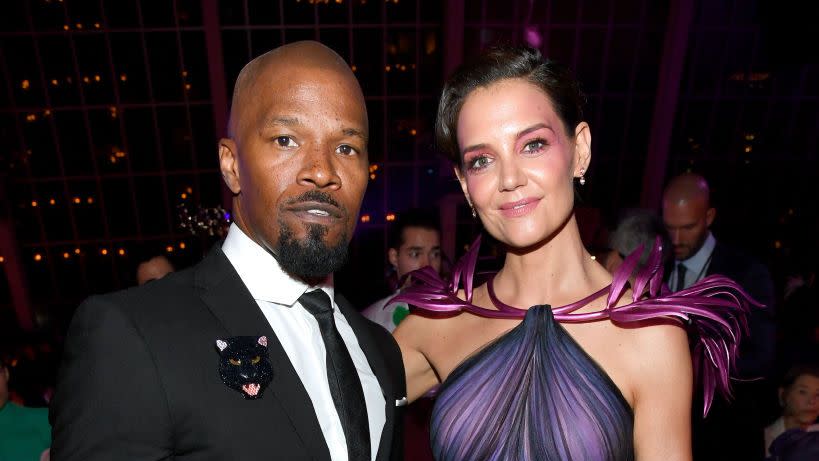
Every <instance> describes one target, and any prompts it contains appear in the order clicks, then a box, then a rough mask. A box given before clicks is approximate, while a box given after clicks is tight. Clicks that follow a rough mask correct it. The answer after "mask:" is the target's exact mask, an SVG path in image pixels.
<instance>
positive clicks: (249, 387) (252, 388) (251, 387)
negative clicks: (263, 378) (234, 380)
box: [242, 383, 262, 397]
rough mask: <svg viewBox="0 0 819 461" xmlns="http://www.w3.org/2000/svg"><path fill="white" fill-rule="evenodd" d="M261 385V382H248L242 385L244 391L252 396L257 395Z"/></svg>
mask: <svg viewBox="0 0 819 461" xmlns="http://www.w3.org/2000/svg"><path fill="white" fill-rule="evenodd" d="M261 387H262V386H261V385H260V384H259V383H248V384H245V385H243V386H242V391H243V392H244V393H245V394H247V395H249V396H251V397H256V395H257V394H258V393H259V389H261Z"/></svg>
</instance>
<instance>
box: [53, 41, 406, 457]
mask: <svg viewBox="0 0 819 461" xmlns="http://www.w3.org/2000/svg"><path fill="white" fill-rule="evenodd" d="M228 135H229V138H226V139H222V140H220V142H219V161H220V167H221V171H222V176H223V178H224V180H225V183H226V184H227V186H228V187H229V188H230V190H231V191H232V192H233V195H234V199H233V217H234V224H233V225H231V228H230V230H229V232H228V235H227V236H226V238H225V241H224V243H223V244H222V245H221V247H219V246H218V245H217V246H216V247H215V248H214V249H213V250H212V251H211V252H210V254H209V255H208V256H207V257H206V258H205V259H204V260H203V261H202V262H201V263H199V264H197V265H196V266H194V267H193V268H191V269H188V270H184V271H179V272H175V273H173V274H170V275H168V276H166V277H164V278H162V279H160V280H157V281H154V282H152V283H148V284H146V285H144V286H142V287H139V288H137V289H132V290H128V291H125V292H120V293H114V294H110V295H105V296H99V297H92V298H90V299H89V300H87V301H86V302H85V303H84V304H83V305H82V306H81V307H80V308H79V310H78V311H77V313H76V314H75V318H74V320H73V322H72V326H71V328H70V331H69V333H68V337H67V341H66V346H65V349H66V351H65V357H64V362H63V365H62V368H61V371H60V375H59V379H58V387H57V394H56V396H55V401H54V405H53V409H52V414H51V417H52V420H53V424H54V444H53V448H52V456H53V458H54V459H55V460H56V461H60V460H75V459H76V460H111V459H127V460H159V459H177V460H205V459H207V460H255V459H267V460H308V459H310V460H328V461H329V460H333V461H337V460H348V459H349V460H350V461H361V460H387V459H390V458H392V459H399V458H400V453H401V447H400V443H398V442H400V438H396V437H395V433H396V432H398V430H399V429H400V428H399V427H398V426H400V421H401V418H400V413H398V412H397V411H396V406H399V405H401V404H403V402H405V401H406V399H405V398H404V397H405V395H406V391H405V383H404V371H403V367H402V364H401V356H400V351H399V349H398V346H397V345H396V343H395V342H394V341H393V339H392V338H391V337H390V335H389V334H388V333H387V332H385V331H384V330H383V329H382V328H381V327H379V326H378V325H376V324H374V323H371V322H369V321H368V320H366V319H364V318H363V317H361V316H360V315H359V314H358V313H357V312H356V311H355V309H353V308H352V307H351V306H350V305H349V304H348V303H347V302H346V301H345V300H344V299H343V298H341V297H340V296H338V295H336V294H335V292H334V290H333V278H332V273H333V272H334V271H335V270H336V269H338V268H339V267H340V266H341V265H342V264H343V262H344V260H345V257H346V252H347V245H348V243H349V240H350V238H351V236H352V234H353V230H354V228H355V223H356V220H357V214H358V211H359V207H360V205H361V200H362V198H363V194H364V190H365V188H366V184H367V178H368V171H367V168H368V161H367V137H368V129H367V113H366V108H365V104H364V97H363V94H362V92H361V89H360V87H359V85H358V82H357V81H356V79H355V77H354V76H353V74H352V71H351V70H350V68H349V67H348V66H347V65H346V64H345V63H344V61H343V60H342V59H341V58H340V57H339V56H338V55H337V54H335V53H334V52H333V51H331V50H330V49H328V48H326V47H324V46H323V45H320V44H318V43H316V42H297V43H292V44H289V45H286V46H283V47H280V48H277V49H275V50H273V51H271V52H268V53H266V54H264V55H262V56H260V57H258V58H256V59H254V60H253V61H251V62H250V63H249V64H248V65H247V66H246V67H245V68H244V69H243V70H242V72H241V73H240V75H239V77H238V78H237V81H236V86H235V89H234V95H233V104H232V109H231V115H230V122H229V127H228Z"/></svg>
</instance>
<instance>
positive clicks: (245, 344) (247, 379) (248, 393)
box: [216, 336, 273, 400]
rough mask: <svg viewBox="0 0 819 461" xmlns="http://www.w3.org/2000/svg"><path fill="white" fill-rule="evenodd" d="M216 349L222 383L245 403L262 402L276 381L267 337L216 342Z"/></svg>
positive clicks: (243, 337) (233, 338)
mask: <svg viewBox="0 0 819 461" xmlns="http://www.w3.org/2000/svg"><path fill="white" fill-rule="evenodd" d="M216 349H218V351H219V377H221V378H222V382H223V383H225V385H226V386H227V387H229V388H231V389H234V390H236V391H238V392H240V393H241V394H242V396H243V397H244V398H245V399H248V400H253V399H258V398H260V397H261V396H262V392H264V390H265V388H266V387H267V385H268V384H270V380H271V379H273V368H272V367H271V366H270V361H269V360H268V358H267V336H234V337H232V338H224V339H217V340H216Z"/></svg>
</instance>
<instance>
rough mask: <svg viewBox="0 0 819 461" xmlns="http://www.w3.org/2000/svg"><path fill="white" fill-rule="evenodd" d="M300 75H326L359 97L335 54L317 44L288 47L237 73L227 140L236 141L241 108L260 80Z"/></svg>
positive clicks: (352, 79) (354, 82) (348, 71)
mask: <svg viewBox="0 0 819 461" xmlns="http://www.w3.org/2000/svg"><path fill="white" fill-rule="evenodd" d="M293 71H295V72H293ZM299 71H301V72H305V71H309V72H314V71H325V72H328V73H333V74H336V75H335V77H336V78H339V79H341V80H342V81H346V82H347V83H348V84H349V85H351V86H352V87H354V88H355V89H357V92H358V93H361V88H360V87H359V85H358V80H357V79H356V78H355V75H354V74H353V72H352V70H351V69H350V67H349V66H348V65H347V63H346V62H344V59H342V57H341V56H339V55H338V53H336V52H335V51H333V50H331V49H330V48H328V47H326V46H324V45H322V44H321V43H319V42H314V41H309V40H308V41H301V42H294V43H288V44H287V45H282V46H280V47H278V48H274V49H272V50H270V51H268V52H267V53H265V54H263V55H261V56H257V57H256V58H255V59H253V60H252V61H250V62H249V63H247V65H245V67H244V68H242V71H241V72H239V76H238V77H236V84H235V85H234V87H233V99H232V100H231V106H230V107H231V109H230V120H229V121H228V136H229V137H231V138H233V137H235V134H236V131H237V130H238V127H239V124H240V122H241V119H242V116H243V108H244V106H245V104H246V103H247V100H248V98H249V97H250V98H252V97H253V94H254V93H255V91H254V88H255V87H256V85H257V84H259V83H260V80H269V79H278V78H293V77H295V76H298V75H299V74H300V72H299ZM285 74H286V75H285ZM301 75H305V74H303V73H301ZM262 83H263V82H262ZM362 100H363V95H362Z"/></svg>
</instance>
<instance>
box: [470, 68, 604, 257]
mask: <svg viewBox="0 0 819 461" xmlns="http://www.w3.org/2000/svg"><path fill="white" fill-rule="evenodd" d="M458 146H459V149H460V150H461V155H462V158H463V168H462V169H461V170H459V171H456V173H458V178H459V179H460V182H461V187H462V188H463V190H464V193H465V194H466V196H467V199H468V200H469V201H470V202H471V203H472V205H473V206H474V208H475V211H477V213H478V215H479V216H480V218H481V221H482V222H483V225H484V227H486V230H487V231H489V233H490V234H492V235H493V236H494V237H495V238H497V239H498V240H500V241H501V242H504V243H506V244H507V245H510V246H511V247H515V248H524V247H528V246H531V245H535V244H538V243H540V242H542V241H544V240H545V239H547V238H549V237H551V236H553V235H555V234H556V233H557V231H559V230H560V229H561V228H562V227H563V225H564V224H565V223H566V222H567V221H568V219H569V218H570V217H571V214H572V209H573V207H574V186H573V178H574V177H578V176H580V175H581V169H582V170H587V169H588V163H589V159H590V157H591V150H590V148H591V134H590V132H589V127H588V125H587V124H586V123H580V124H579V125H578V126H577V127H576V128H575V129H574V132H573V133H571V134H569V133H566V129H565V128H564V125H563V122H562V120H561V119H560V117H559V116H558V115H557V113H556V112H555V110H554V107H553V106H552V102H551V100H550V99H549V97H547V96H546V94H545V93H544V92H543V91H542V90H541V89H539V88H538V87H536V86H535V85H533V84H531V83H529V82H527V81H525V80H523V79H509V80H501V81H499V82H497V83H493V84H492V85H490V86H488V87H482V88H478V89H476V90H474V91H473V92H472V93H470V94H469V95H468V96H467V97H466V100H465V101H464V104H463V107H462V108H461V112H460V114H459V116H458Z"/></svg>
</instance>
